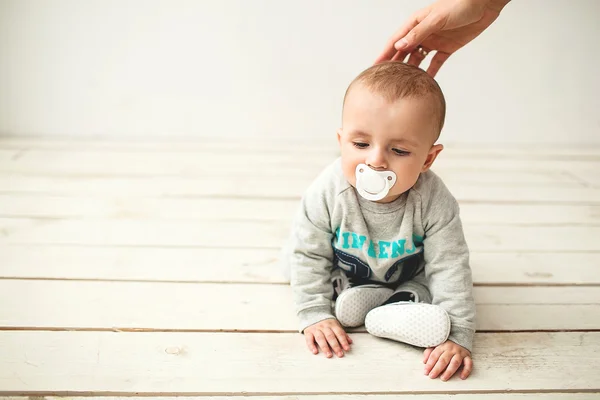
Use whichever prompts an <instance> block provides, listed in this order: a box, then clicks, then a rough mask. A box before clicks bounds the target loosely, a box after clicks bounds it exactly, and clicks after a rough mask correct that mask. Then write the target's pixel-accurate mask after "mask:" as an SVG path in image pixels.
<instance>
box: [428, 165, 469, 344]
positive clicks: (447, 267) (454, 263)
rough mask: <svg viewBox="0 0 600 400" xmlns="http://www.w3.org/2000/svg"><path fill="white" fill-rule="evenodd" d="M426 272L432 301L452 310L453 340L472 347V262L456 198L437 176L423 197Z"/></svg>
mask: <svg viewBox="0 0 600 400" xmlns="http://www.w3.org/2000/svg"><path fill="white" fill-rule="evenodd" d="M422 201H423V203H422V204H423V222H424V223H423V225H424V231H425V235H424V239H423V248H424V257H425V275H426V278H427V280H428V284H429V290H430V292H431V296H432V303H433V304H435V305H438V306H440V307H442V308H444V309H445V310H446V312H448V315H449V316H450V321H451V323H452V328H451V331H450V336H449V338H448V339H449V340H452V341H453V342H455V343H457V344H459V345H461V346H462V347H464V348H466V349H467V350H469V351H471V350H472V347H473V336H474V334H475V302H474V300H473V293H472V292H473V280H472V275H471V267H470V264H469V249H468V247H467V243H466V240H465V237H464V233H463V228H462V222H461V220H460V215H459V214H460V210H459V205H458V202H457V201H456V199H455V198H454V197H453V196H452V194H451V193H450V191H449V190H448V189H447V187H446V186H445V185H444V183H443V182H442V180H441V179H439V178H437V176H433V177H432V178H431V187H430V193H428V194H427V196H425V198H423V200H422Z"/></svg>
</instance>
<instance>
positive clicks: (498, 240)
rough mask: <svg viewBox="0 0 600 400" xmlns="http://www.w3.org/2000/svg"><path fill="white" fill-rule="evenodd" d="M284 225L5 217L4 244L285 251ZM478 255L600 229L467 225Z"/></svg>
mask: <svg viewBox="0 0 600 400" xmlns="http://www.w3.org/2000/svg"><path fill="white" fill-rule="evenodd" d="M289 229H290V226H289V224H288V223H286V222H279V221H183V220H157V221H150V220H97V219H93V220H48V219H21V218H0V233H1V235H0V243H4V244H69V245H73V244H77V245H95V246H178V247H185V246H196V247H220V248H227V249H229V248H233V247H238V248H281V246H282V245H283V244H284V243H285V241H286V239H287V237H288V235H289ZM464 231H465V236H466V238H467V240H468V242H469V246H470V248H471V249H472V250H473V251H534V250H535V251H599V250H600V242H599V241H598V240H597V238H598V237H600V226H548V227H544V228H543V229H540V227H537V226H506V225H489V226H488V225H465V226H464Z"/></svg>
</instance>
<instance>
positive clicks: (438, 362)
mask: <svg viewBox="0 0 600 400" xmlns="http://www.w3.org/2000/svg"><path fill="white" fill-rule="evenodd" d="M424 355H425V358H424V359H423V363H424V364H426V365H425V375H429V377H430V378H432V379H435V378H437V377H438V376H439V375H440V374H441V373H442V372H444V370H445V372H444V373H443V374H442V377H441V379H442V380H443V381H447V380H448V379H450V378H451V377H452V375H454V373H455V372H456V371H457V370H458V369H459V368H460V366H461V365H462V364H463V363H464V365H465V367H464V368H463V371H462V373H461V374H460V378H461V379H467V377H468V376H469V374H471V371H472V370H473V360H472V359H471V352H470V351H469V350H467V349H465V348H464V347H462V346H460V345H458V344H456V343H454V342H453V341H451V340H447V341H445V342H444V343H442V344H440V345H439V346H437V347H435V348H433V347H430V348H428V349H426V350H425V353H424ZM446 367H447V368H446Z"/></svg>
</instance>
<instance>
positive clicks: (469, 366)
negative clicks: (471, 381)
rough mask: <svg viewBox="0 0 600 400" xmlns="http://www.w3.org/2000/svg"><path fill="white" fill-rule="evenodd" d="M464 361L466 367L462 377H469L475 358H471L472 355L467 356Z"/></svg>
mask: <svg viewBox="0 0 600 400" xmlns="http://www.w3.org/2000/svg"><path fill="white" fill-rule="evenodd" d="M463 363H464V365H465V367H464V368H463V370H462V373H461V374H460V379H467V378H468V377H469V375H471V371H473V360H472V359H471V357H469V356H466V357H465V359H464V360H463Z"/></svg>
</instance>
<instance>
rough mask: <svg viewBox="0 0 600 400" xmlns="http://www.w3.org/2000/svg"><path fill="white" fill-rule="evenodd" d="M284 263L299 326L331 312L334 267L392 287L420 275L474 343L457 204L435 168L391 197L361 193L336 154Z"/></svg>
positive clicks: (310, 197) (458, 331)
mask: <svg viewBox="0 0 600 400" xmlns="http://www.w3.org/2000/svg"><path fill="white" fill-rule="evenodd" d="M283 261H284V265H283V267H284V268H285V270H286V271H287V272H286V273H287V274H291V285H292V289H293V294H294V302H295V305H296V312H297V314H298V318H299V320H300V326H299V329H300V332H303V331H304V329H305V328H306V327H308V326H310V325H313V324H315V323H317V322H319V321H322V320H324V319H327V318H335V317H334V315H333V312H332V297H333V287H332V284H331V276H332V270H333V269H334V268H341V269H342V270H344V272H345V273H346V275H348V276H349V277H350V278H351V280H352V279H354V280H355V281H358V282H364V283H366V282H369V283H380V284H384V285H387V286H389V287H392V288H393V287H394V286H397V285H399V284H400V283H402V282H404V281H407V280H411V279H413V278H415V276H416V277H417V278H420V281H421V282H423V283H424V284H425V285H426V286H427V287H428V289H429V291H430V293H431V296H432V303H433V304H435V305H438V306H440V307H442V308H444V309H445V310H446V311H447V312H448V314H449V316H450V320H451V323H452V328H451V332H450V337H449V338H448V339H449V340H452V341H454V342H455V343H458V344H459V345H461V346H463V347H465V348H466V349H468V350H471V348H472V343H473V335H474V332H475V303H474V301H473V296H472V286H473V284H472V276H471V268H470V265H469V250H468V247H467V244H466V242H465V238H464V234H463V230H462V223H461V220H460V217H459V206H458V202H457V201H456V199H455V198H454V197H453V196H452V194H451V193H450V192H449V190H448V189H447V188H446V186H445V185H444V183H443V182H442V180H441V179H440V178H439V177H438V176H437V175H436V174H435V173H434V172H433V171H431V170H429V171H427V172H425V173H422V174H421V175H420V177H419V179H418V180H417V182H416V184H415V185H414V186H413V187H412V188H411V189H410V190H408V191H407V192H405V193H403V194H402V195H401V196H400V197H399V198H398V199H397V200H394V201H393V202H391V203H386V204H383V203H375V202H372V201H369V200H365V199H363V198H362V197H361V196H360V195H359V194H358V193H357V192H356V189H355V188H354V187H352V186H351V185H350V184H349V183H348V181H347V180H346V179H345V178H344V175H343V173H342V168H341V159H340V158H338V159H336V160H335V161H334V162H333V163H332V164H331V165H329V166H328V167H327V168H326V169H325V170H324V171H323V172H322V173H321V174H320V175H319V176H318V177H317V178H316V179H315V181H314V182H313V183H312V184H311V185H310V186H309V187H308V189H307V191H306V192H305V194H304V196H303V197H302V201H301V204H300V207H299V210H298V212H297V214H296V216H295V218H294V221H293V224H292V230H291V235H290V239H289V242H288V243H287V244H286V246H285V248H284V258H283Z"/></svg>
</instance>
